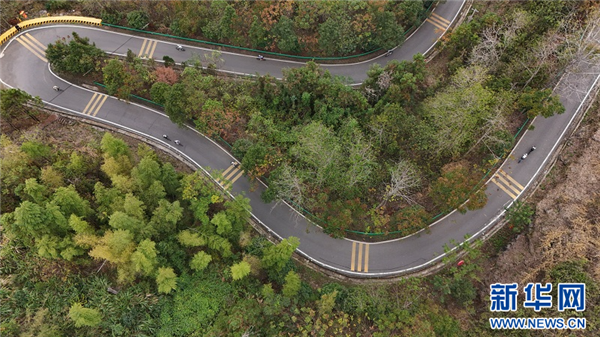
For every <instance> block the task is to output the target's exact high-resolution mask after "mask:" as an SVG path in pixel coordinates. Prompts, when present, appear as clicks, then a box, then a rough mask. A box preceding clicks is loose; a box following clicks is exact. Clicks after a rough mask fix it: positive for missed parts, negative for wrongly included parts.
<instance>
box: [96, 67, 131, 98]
mask: <svg viewBox="0 0 600 337" xmlns="http://www.w3.org/2000/svg"><path fill="white" fill-rule="evenodd" d="M102 76H103V78H104V84H105V85H106V91H107V92H108V94H109V95H118V97H119V98H124V99H126V98H128V96H129V95H128V94H129V93H130V91H129V90H125V91H123V88H124V87H125V76H127V73H126V71H125V66H124V65H123V63H122V62H121V61H120V60H119V59H112V60H109V61H108V62H106V65H105V66H104V68H102ZM123 92H125V93H126V94H127V95H125V96H124V97H123V96H122V95H121V94H120V93H123Z"/></svg>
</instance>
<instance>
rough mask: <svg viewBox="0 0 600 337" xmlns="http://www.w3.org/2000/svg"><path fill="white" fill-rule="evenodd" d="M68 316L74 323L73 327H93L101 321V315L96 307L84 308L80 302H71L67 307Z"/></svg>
mask: <svg viewBox="0 0 600 337" xmlns="http://www.w3.org/2000/svg"><path fill="white" fill-rule="evenodd" d="M69 317H70V318H71V319H72V320H73V322H74V323H75V327H77V328H80V327H82V326H90V327H95V326H98V325H99V324H100V322H102V315H101V314H100V312H99V311H98V310H96V309H90V308H84V307H83V305H81V303H73V305H71V308H70V309H69Z"/></svg>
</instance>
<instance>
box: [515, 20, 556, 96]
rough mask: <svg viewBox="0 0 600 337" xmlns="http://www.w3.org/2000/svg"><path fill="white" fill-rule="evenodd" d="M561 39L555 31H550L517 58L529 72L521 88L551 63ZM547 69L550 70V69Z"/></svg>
mask: <svg viewBox="0 0 600 337" xmlns="http://www.w3.org/2000/svg"><path fill="white" fill-rule="evenodd" d="M561 40H562V38H561V36H560V34H558V32H557V31H550V32H548V33H547V34H546V36H545V37H544V38H543V39H542V40H541V41H540V42H538V43H537V44H536V45H535V46H534V47H533V48H532V49H531V51H530V52H529V53H527V54H525V55H523V58H522V59H521V60H519V63H520V64H521V65H522V66H523V68H525V69H526V70H527V72H528V73H529V78H528V79H527V81H525V84H523V88H526V87H527V86H528V85H529V83H530V82H531V81H532V80H533V79H534V78H535V77H536V76H537V74H538V73H539V72H540V70H542V69H543V68H544V67H549V66H551V65H552V60H553V59H556V56H557V51H558V48H559V46H560V45H561V44H562V41H561ZM549 71H550V72H552V70H550V69H549Z"/></svg>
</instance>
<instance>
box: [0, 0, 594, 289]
mask: <svg viewBox="0 0 600 337" xmlns="http://www.w3.org/2000/svg"><path fill="white" fill-rule="evenodd" d="M462 5H463V2H458V1H448V2H446V3H444V4H440V5H439V6H438V7H437V8H436V9H435V11H434V13H435V15H437V16H439V17H442V18H444V19H445V20H446V21H447V22H448V24H449V23H450V22H451V21H452V20H454V18H455V17H456V15H458V13H459V11H460V9H461V7H462ZM435 22H436V25H434V24H433V23H430V22H429V21H426V22H425V23H424V24H423V25H422V26H421V27H420V28H419V29H418V30H417V31H416V32H415V33H414V34H413V35H412V36H411V37H410V38H409V39H408V40H407V41H406V43H405V44H404V45H403V46H402V47H401V48H398V49H397V50H395V51H394V53H393V55H391V56H389V57H387V58H385V59H382V58H378V59H374V60H371V61H366V62H361V63H354V64H346V65H324V66H323V67H324V68H326V69H329V70H330V71H331V72H332V73H333V74H336V75H344V76H349V77H351V78H352V80H353V82H354V83H359V82H361V81H362V80H364V79H365V78H366V72H367V70H368V68H369V67H370V66H371V64H373V63H377V62H381V63H384V62H387V61H389V60H391V59H400V60H405V59H411V58H412V55H413V54H415V53H424V52H426V51H427V50H428V49H430V48H431V47H432V46H433V45H434V44H435V42H436V40H437V39H438V38H439V36H440V35H441V34H443V32H444V30H443V29H441V28H443V27H444V26H442V25H441V24H440V22H444V21H443V20H441V21H440V19H438V20H436V21H435ZM73 31H76V32H77V33H78V34H80V35H81V36H83V37H89V38H90V40H91V41H93V42H95V43H96V45H97V46H98V47H99V48H101V49H103V50H104V51H106V52H108V53H116V54H121V55H124V54H126V53H127V50H128V49H131V50H132V51H134V52H135V53H136V54H137V55H140V56H143V55H147V56H148V57H153V58H155V59H162V56H164V55H169V56H171V57H172V58H174V59H175V60H176V61H177V62H181V61H185V60H187V59H189V58H190V57H191V56H192V54H193V53H196V54H198V55H202V54H204V53H209V51H207V50H205V49H199V48H192V47H190V46H186V51H184V52H180V51H177V50H175V44H173V43H168V42H161V41H158V40H152V39H144V38H139V37H135V36H131V35H124V34H120V33H114V32H111V31H108V30H103V29H97V28H92V27H81V26H72V25H68V26H67V25H49V26H42V27H37V28H33V29H28V30H24V31H22V32H21V33H19V34H18V35H16V36H15V37H14V38H13V39H12V40H11V41H10V42H8V43H7V44H5V45H4V47H3V49H2V52H1V54H0V80H1V81H2V82H3V83H4V84H5V85H8V86H11V87H15V88H20V89H22V90H25V91H26V92H28V93H30V94H32V95H34V96H39V97H40V98H42V100H44V102H46V103H47V104H48V105H51V106H54V107H56V108H60V109H62V110H66V111H70V112H75V113H79V114H84V115H87V117H89V118H93V119H96V120H98V121H102V122H104V123H108V124H112V125H114V126H117V127H120V128H123V129H127V130H130V131H131V132H136V133H138V134H142V135H145V136H146V137H154V138H155V140H156V141H158V142H163V143H164V144H165V145H168V146H172V148H173V149H176V150H177V151H180V152H181V154H182V155H184V156H187V157H188V158H189V159H191V160H193V161H194V162H195V163H196V164H197V165H198V166H199V167H201V168H202V169H204V170H205V171H209V172H212V171H221V172H223V174H224V176H225V178H226V180H228V181H231V182H232V190H231V192H232V193H233V194H234V195H235V194H239V193H244V194H245V196H246V197H248V198H250V200H251V202H250V204H251V206H252V213H253V216H254V217H255V219H257V220H258V221H259V222H261V223H262V224H263V225H264V226H265V227H266V228H268V229H269V231H270V232H272V233H273V234H275V235H276V236H278V237H280V238H286V237H289V236H295V237H298V238H299V239H300V247H299V248H298V252H299V253H300V254H302V255H304V256H305V257H307V258H308V259H310V260H311V261H312V262H314V263H317V264H319V265H321V266H322V267H325V268H327V269H330V270H332V271H337V272H339V273H341V274H344V275H347V276H354V277H382V276H394V275H400V274H406V273H410V272H413V271H417V270H420V269H422V268H424V267H425V266H427V265H429V264H431V263H434V262H436V261H439V259H441V258H442V256H443V255H444V245H446V244H450V243H451V242H453V241H454V242H462V241H464V238H465V237H466V236H470V237H478V236H480V235H481V234H482V233H483V232H484V231H486V230H487V229H489V228H490V227H491V226H492V225H493V224H494V223H495V222H496V221H497V220H498V219H499V218H500V217H501V216H502V214H503V213H504V209H505V207H507V206H509V205H510V204H512V202H513V201H514V200H516V199H518V198H519V196H521V194H522V193H523V191H524V190H526V189H527V187H528V186H529V185H530V184H531V182H532V180H533V179H534V178H535V177H536V176H537V175H538V174H539V173H540V171H541V168H542V167H543V166H544V165H545V164H546V163H547V162H548V158H549V156H550V155H551V154H552V153H553V151H554V150H555V149H556V146H557V144H558V142H559V141H560V140H561V138H562V136H563V135H564V133H565V130H566V129H567V127H568V126H569V125H570V124H571V123H572V121H573V119H574V117H575V115H576V113H578V112H580V110H581V109H580V108H581V102H582V101H583V100H584V99H586V98H587V97H588V96H589V95H590V93H591V92H592V88H593V87H594V85H595V83H596V82H597V81H598V77H597V75H596V74H597V73H600V70H598V69H596V68H594V69H592V70H590V69H587V72H586V74H588V75H589V76H587V77H586V76H574V77H572V78H570V77H569V78H567V79H563V81H562V82H561V85H563V86H564V87H565V89H561V87H560V85H559V88H557V89H556V90H557V92H559V93H560V94H561V101H562V102H563V104H564V105H565V108H566V112H565V113H564V114H562V115H558V116H554V117H551V118H537V119H536V120H535V121H534V123H533V125H534V127H535V129H534V130H533V131H526V133H525V134H524V136H523V137H522V139H521V140H520V142H519V143H518V144H517V146H516V147H515V149H514V151H513V153H514V154H515V155H514V157H513V156H511V157H509V159H507V160H506V162H505V163H504V164H503V165H502V167H501V168H500V170H499V171H498V172H497V173H495V174H494V175H493V176H492V177H491V178H490V180H489V181H488V182H487V184H486V187H487V189H486V194H487V196H488V203H487V205H486V206H485V207H484V208H483V209H481V210H477V211H469V212H467V213H466V214H460V213H459V212H453V213H451V214H449V215H447V216H446V217H444V218H442V219H440V220H439V221H437V222H436V223H435V224H433V225H432V226H431V228H430V230H429V231H428V232H427V233H426V232H420V233H418V234H415V235H412V236H409V237H405V238H402V239H397V240H391V241H385V242H379V243H365V242H359V241H353V240H349V239H334V238H331V237H330V236H329V235H327V234H325V233H323V232H322V230H321V229H320V228H319V227H318V226H315V225H313V224H311V223H310V222H309V221H307V220H306V219H305V218H304V217H302V216H301V215H299V214H298V213H297V212H295V211H294V210H293V209H292V208H290V207H289V206H288V205H287V204H285V203H279V204H275V203H271V204H265V203H263V202H262V201H261V199H260V193H261V192H262V191H263V190H264V186H262V185H260V186H259V187H258V188H256V189H251V188H250V182H249V180H248V179H247V178H246V176H244V175H243V174H242V172H240V171H239V169H238V168H235V167H233V166H232V165H231V162H232V161H233V160H234V158H232V157H231V156H230V155H229V154H228V153H227V152H226V151H225V150H223V149H222V148H221V147H219V146H218V145H217V144H215V143H214V142H212V141H211V140H209V139H207V138H206V137H204V136H202V135H201V134H199V133H198V132H196V131H194V130H192V129H190V128H185V129H181V128H178V127H177V126H176V125H175V124H173V123H171V121H170V120H169V119H168V117H166V116H165V115H164V114H162V113H161V112H159V111H155V110H152V109H149V108H146V107H143V106H139V105H136V104H127V103H125V102H122V101H119V100H117V99H115V98H113V97H109V96H106V95H104V94H100V93H96V92H94V91H91V90H88V89H85V88H82V87H79V86H75V85H72V84H70V83H67V82H65V81H64V80H62V79H60V78H58V77H57V76H55V75H54V74H53V73H52V72H51V71H50V68H49V65H48V63H47V60H45V58H44V49H45V46H47V45H48V43H52V42H54V41H55V40H56V39H58V38H62V37H65V36H67V35H70V34H71V32H73ZM222 58H223V59H224V62H223V63H222V64H221V65H220V68H222V69H223V70H226V71H230V72H235V73H243V74H256V73H258V74H266V73H269V74H271V75H273V76H276V77H281V74H282V72H281V71H282V69H283V68H285V67H296V66H301V64H299V63H296V62H287V61H277V60H273V59H269V60H267V61H265V62H262V61H258V60H256V58H254V57H251V56H244V55H236V54H230V53H223V55H222ZM589 66H590V65H587V64H586V65H585V67H589ZM584 70H585V69H584ZM567 77H568V76H567ZM568 81H576V83H577V85H578V86H579V87H580V89H581V90H579V91H578V92H579V93H580V94H578V95H573V94H572V92H573V90H572V86H573V84H572V83H567V82H568ZM55 85H56V86H58V87H60V88H61V89H62V90H61V91H58V92H57V91H54V90H53V89H52V87H53V86H55ZM561 90H562V91H561ZM163 134H167V135H169V136H170V138H171V139H172V140H174V139H178V140H180V141H181V144H182V145H181V146H177V145H175V144H174V143H173V142H171V141H167V140H164V139H162V135H163ZM532 146H535V147H536V150H535V151H534V152H533V153H531V155H530V156H529V157H528V158H527V159H526V160H525V161H523V162H522V163H520V164H518V163H517V161H516V159H518V157H520V156H521V155H522V154H523V153H525V152H527V151H528V150H529V149H530V148H531V147H532Z"/></svg>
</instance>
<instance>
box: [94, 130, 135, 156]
mask: <svg viewBox="0 0 600 337" xmlns="http://www.w3.org/2000/svg"><path fill="white" fill-rule="evenodd" d="M100 148H101V149H102V152H103V153H104V154H106V155H108V156H109V157H113V158H117V157H120V156H127V157H130V156H131V151H130V150H129V146H127V143H125V141H123V140H122V139H119V138H116V137H114V136H113V135H111V134H110V133H108V132H106V133H105V134H104V136H102V141H101V142H100Z"/></svg>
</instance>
